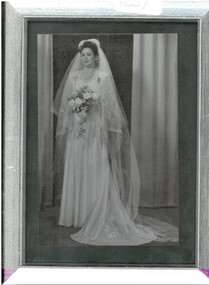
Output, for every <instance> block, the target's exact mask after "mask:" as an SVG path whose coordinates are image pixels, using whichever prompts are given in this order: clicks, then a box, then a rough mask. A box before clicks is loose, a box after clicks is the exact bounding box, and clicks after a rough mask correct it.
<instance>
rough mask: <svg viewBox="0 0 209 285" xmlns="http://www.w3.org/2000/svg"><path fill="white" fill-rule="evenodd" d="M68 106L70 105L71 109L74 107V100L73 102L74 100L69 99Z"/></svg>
mask: <svg viewBox="0 0 209 285" xmlns="http://www.w3.org/2000/svg"><path fill="white" fill-rule="evenodd" d="M69 105H70V106H71V107H75V100H74V99H70V101H69Z"/></svg>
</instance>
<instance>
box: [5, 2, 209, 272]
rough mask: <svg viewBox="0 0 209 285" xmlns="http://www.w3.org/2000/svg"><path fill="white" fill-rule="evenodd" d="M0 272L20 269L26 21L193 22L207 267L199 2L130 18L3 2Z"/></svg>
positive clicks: (105, 11)
mask: <svg viewBox="0 0 209 285" xmlns="http://www.w3.org/2000/svg"><path fill="white" fill-rule="evenodd" d="M3 10H4V58H5V60H4V84H3V87H4V90H3V91H4V100H3V104H4V105H3V110H4V113H3V115H4V133H3V144H4V149H3V155H4V160H3V171H4V173H3V174H4V177H3V191H4V192H3V268H4V269H14V270H15V269H17V268H20V267H21V266H23V265H25V215H26V214H25V206H26V195H25V193H26V189H25V188H26V180H25V177H26V176H25V175H26V160H27V157H26V113H27V110H26V97H27V82H26V77H27V47H28V33H27V29H28V23H29V22H30V21H37V20H41V21H50V20H52V19H53V20H58V21H59V20H61V19H62V20H63V19H64V20H70V19H75V18H79V19H81V20H82V19H84V18H85V19H86V18H89V19H96V18H97V19H98V18H100V19H109V18H114V19H115V20H116V21H117V20H118V19H120V20H121V19H122V20H123V19H124V20H125V19H131V20H132V21H134V20H136V19H141V20H142V21H144V20H146V21H150V22H155V21H159V20H163V21H165V22H166V23H176V22H180V21H184V22H185V23H191V22H192V23H196V24H197V27H198V32H197V53H198V54H197V59H198V62H197V66H198V76H197V85H198V88H197V98H198V102H197V114H198V115H197V117H198V119H197V122H196V123H197V152H196V157H197V168H196V181H197V183H196V213H197V215H196V249H195V252H196V254H195V256H196V258H195V268H198V269H207V268H209V147H208V141H209V80H208V78H209V7H208V5H207V4H205V2H202V4H201V2H200V3H198V4H195V3H194V2H191V3H190V2H182V3H181V2H165V3H164V9H163V12H162V13H161V15H158V16H156V15H155V16H151V15H150V16H149V15H137V14H136V15H135V14H134V15H133V14H126V13H122V12H117V11H115V10H114V9H113V8H110V7H108V8H105V7H103V8H101V9H97V8H95V9H94V8H91V9H88V10H87V9H83V10H82V9H80V8H73V9H70V8H69V9H66V8H65V9H63V8H62V7H59V8H54V7H53V8H52V7H51V8H44V9H36V8H28V7H18V8H14V7H12V6H11V5H10V4H9V3H7V2H5V3H4V7H3Z"/></svg>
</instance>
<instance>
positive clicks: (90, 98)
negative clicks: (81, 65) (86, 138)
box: [69, 86, 99, 123]
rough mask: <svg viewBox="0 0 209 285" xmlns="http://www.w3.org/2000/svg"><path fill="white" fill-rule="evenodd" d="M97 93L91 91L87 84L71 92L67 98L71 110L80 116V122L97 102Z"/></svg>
mask: <svg viewBox="0 0 209 285" xmlns="http://www.w3.org/2000/svg"><path fill="white" fill-rule="evenodd" d="M98 99H99V95H98V94H96V93H95V92H94V91H92V90H91V89H90V88H89V87H88V86H84V87H82V88H81V89H79V90H76V92H75V93H74V94H73V96H72V97H71V98H70V99H69V104H70V106H71V107H72V112H73V113H76V114H77V115H78V116H79V117H80V123H83V122H84V121H85V119H86V116H87V114H88V113H89V112H90V110H91V109H92V108H93V106H94V105H95V104H96V103H97V101H98Z"/></svg>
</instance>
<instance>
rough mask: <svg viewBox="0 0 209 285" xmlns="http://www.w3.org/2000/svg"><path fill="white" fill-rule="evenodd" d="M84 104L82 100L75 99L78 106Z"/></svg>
mask: <svg viewBox="0 0 209 285" xmlns="http://www.w3.org/2000/svg"><path fill="white" fill-rule="evenodd" d="M82 103H83V101H82V100H81V99H80V98H76V99H75V104H76V105H77V106H79V105H81V104H82Z"/></svg>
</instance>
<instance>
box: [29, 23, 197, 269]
mask: <svg viewBox="0 0 209 285" xmlns="http://www.w3.org/2000/svg"><path fill="white" fill-rule="evenodd" d="M97 21H98V23H97V25H95V22H94V21H92V20H91V21H88V20H86V21H82V22H81V21H79V20H74V21H69V22H67V21H56V22H53V21H50V22H47V21H45V22H39V21H34V22H33V21H31V22H29V25H28V84H27V155H26V170H27V171H26V172H27V173H26V175H27V178H26V252H25V255H26V259H25V261H26V262H25V263H26V264H33V265H39V264H40V265H50V264H53V265H61V264H62V265H85V266H92V265H94V266H96V265H99V266H107V265H108V266H146V265H149V266H150V265H151V266H159V265H160V266H169V265H171V266H182V265H184V266H194V264H195V230H196V229H195V222H196V137H197V24H196V23H192V22H183V23H174V22H173V23H168V22H155V23H153V22H144V21H143V22H140V21H121V22H120V21H114V20H113V21H112V22H111V21H108V22H106V21H99V20H97ZM41 33H44V34H47V33H52V34H79V33H82V34H85V33H86V34H95V33H98V34H102V33H105V34H106V33H108V34H112V33H113V34H114V33H117V34H121V35H122V34H127V33H130V34H133V33H177V34H178V104H179V105H178V113H179V116H178V120H179V124H178V127H179V194H180V196H179V204H180V205H179V206H180V207H179V216H180V218H179V225H180V236H179V246H157V247H155V246H149V245H146V246H144V247H142V246H137V247H136V246H134V247H133V246H132V247H127V246H126V247H125V246H123V247H121V246H117V247H107V246H105V247H92V246H74V247H70V246H58V247H56V246H44V247H40V246H39V237H38V235H39V217H38V211H39V210H38V190H37V189H38V184H37V181H38V167H37V165H38V161H37V153H38V142H37V137H38V126H37V118H38V108H37V107H38V105H37V86H38V85H37V35H38V34H41Z"/></svg>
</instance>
